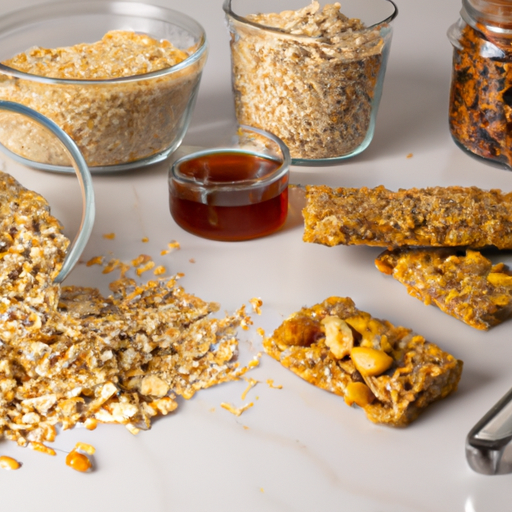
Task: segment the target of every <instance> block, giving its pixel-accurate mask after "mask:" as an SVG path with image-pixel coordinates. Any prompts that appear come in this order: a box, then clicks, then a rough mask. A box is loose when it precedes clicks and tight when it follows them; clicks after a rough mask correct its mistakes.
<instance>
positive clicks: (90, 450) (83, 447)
mask: <svg viewBox="0 0 512 512" xmlns="http://www.w3.org/2000/svg"><path fill="white" fill-rule="evenodd" d="M74 449H75V450H79V451H81V452H84V453H87V454H88V455H94V454H95V453H96V448H94V446H92V445H90V444H88V443H82V442H80V441H79V442H78V443H76V445H75V448H74Z"/></svg>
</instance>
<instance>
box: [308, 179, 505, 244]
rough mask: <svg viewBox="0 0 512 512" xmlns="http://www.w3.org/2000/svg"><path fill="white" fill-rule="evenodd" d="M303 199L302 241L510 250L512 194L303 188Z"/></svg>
mask: <svg viewBox="0 0 512 512" xmlns="http://www.w3.org/2000/svg"><path fill="white" fill-rule="evenodd" d="M306 196H307V204H306V206H305V208H304V210H303V216H304V221H305V227H304V241H306V242H312V243H319V244H324V245H328V246H334V245H338V244H345V245H371V246H378V247H386V248H395V247H400V246H427V247H443V246H447V247H458V246H467V247H471V248H475V249H476V248H482V247H486V246H496V247H497V248H499V249H511V248H512V193H508V194H505V193H502V192H501V191H500V190H481V189H479V188H477V187H466V188H465V187H456V186H454V187H431V188H425V189H416V188H412V189H408V190H403V189H401V190H398V191H397V192H393V191H390V190H387V189H386V188H384V187H383V186H380V187H376V188H373V189H369V188H366V187H362V188H337V189H334V188H330V187H327V186H309V187H306Z"/></svg>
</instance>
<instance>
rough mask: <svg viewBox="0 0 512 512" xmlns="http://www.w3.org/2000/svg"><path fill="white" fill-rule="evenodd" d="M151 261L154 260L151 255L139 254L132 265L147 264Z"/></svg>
mask: <svg viewBox="0 0 512 512" xmlns="http://www.w3.org/2000/svg"><path fill="white" fill-rule="evenodd" d="M150 261H152V258H151V256H148V255H147V254H140V255H139V256H137V257H136V258H135V259H133V260H132V266H134V267H140V266H141V265H145V264H146V263H149V262H150Z"/></svg>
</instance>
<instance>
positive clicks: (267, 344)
mask: <svg viewBox="0 0 512 512" xmlns="http://www.w3.org/2000/svg"><path fill="white" fill-rule="evenodd" d="M263 346H264V348H265V351H266V352H267V353H268V354H269V355H271V356H272V357H274V358H275V359H276V360H278V361H279V362H280V363H281V364H282V365H283V366H284V367H286V368H288V369H289V370H291V371H292V372H294V373H295V374H297V375H298V376H299V377H302V378H303V379H304V380H306V381H307V382H309V383H310V384H313V385H315V386H317V387H319V388H321V389H324V390H327V391H330V392H332V393H335V394H337V395H340V396H342V397H344V399H345V402H346V403H347V404H349V405H352V404H357V405H359V406H360V407H362V408H363V409H364V411H365V413H366V415H367V417H368V419H370V420H371V421H373V422H375V423H381V424H386V425H389V426H393V427H402V426H406V425H408V424H409V423H410V422H411V421H413V420H414V419H415V418H416V417H417V416H418V415H419V413H420V412H421V411H422V410H423V409H424V408H425V407H427V406H428V405H429V404H430V403H432V402H434V401H436V400H439V399H441V398H444V397H446V396H447V395H449V394H450V393H452V392H454V391H455V390H456V389H457V385H458V382H459V380H460V376H461V372H462V366H463V364H462V361H459V360H457V359H455V358H454V357H453V356H451V355H450V354H448V353H446V352H443V351H442V350H441V349H440V348H439V347H437V346H436V345H434V344H433V343H430V342H428V341H426V340H425V338H423V337H422V336H419V335H416V334H414V333H413V332H412V331H411V330H410V329H406V328H405V327H395V326H393V325H392V324H391V323H389V322H388V321H385V320H378V319H375V318H373V317H372V316H371V315H369V314H368V313H365V312H363V311H360V310H358V309H357V308H356V307H355V305H354V302H353V301H352V300H351V299H349V298H341V297H329V298H328V299H326V300H325V301H324V302H322V303H320V304H316V305H315V306H313V307H311V308H303V309H301V310H300V311H298V312H297V313H294V314H292V315H291V316H290V317H289V318H287V319H286V320H285V321H284V322H283V323H282V324H281V325H280V326H279V327H278V328H277V329H276V330H275V331H274V333H273V334H272V336H270V337H266V338H264V341H263Z"/></svg>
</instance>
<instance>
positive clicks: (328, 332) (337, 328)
mask: <svg viewBox="0 0 512 512" xmlns="http://www.w3.org/2000/svg"><path fill="white" fill-rule="evenodd" d="M321 323H322V325H323V326H324V329H325V344H326V345H327V346H328V347H329V348H330V349H331V352H332V353H333V355H334V357H335V358H336V359H343V358H344V357H345V356H348V355H349V354H350V351H351V350H352V347H353V346H354V335H353V334H352V329H350V327H349V325H348V324H347V322H345V321H344V320H342V319H341V318H339V317H337V316H326V317H325V318H323V319H322V322H321Z"/></svg>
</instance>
